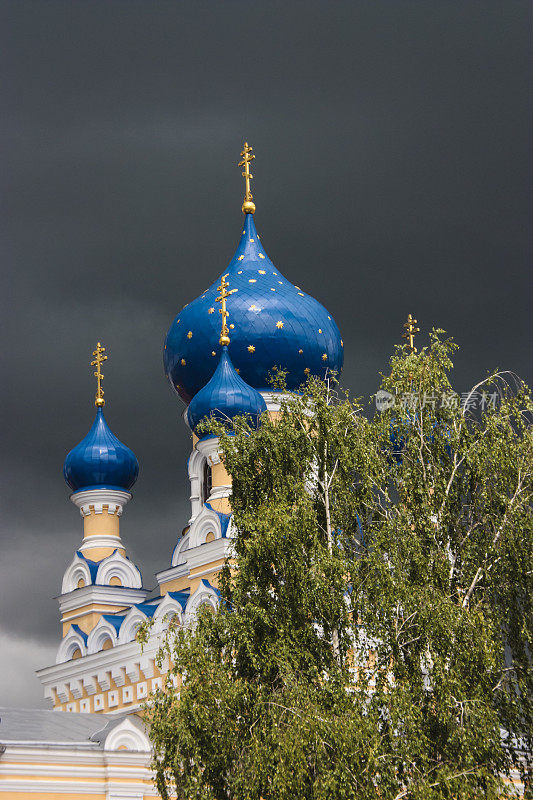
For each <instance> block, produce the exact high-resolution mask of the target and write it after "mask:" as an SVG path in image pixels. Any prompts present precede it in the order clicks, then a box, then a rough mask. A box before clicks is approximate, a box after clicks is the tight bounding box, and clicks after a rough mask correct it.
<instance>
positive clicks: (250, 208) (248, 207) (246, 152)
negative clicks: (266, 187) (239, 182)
mask: <svg viewBox="0 0 533 800" xmlns="http://www.w3.org/2000/svg"><path fill="white" fill-rule="evenodd" d="M252 150H253V147H250V145H249V144H248V142H245V143H244V149H243V151H242V153H241V157H242V161H239V167H244V170H243V172H242V177H243V178H244V180H245V184H246V191H245V193H244V203H243V204H242V213H243V214H253V213H254V212H255V203H254V202H253V194H252V192H251V191H250V181H251V180H252V178H253V177H254V176H253V175H252V173H251V172H250V162H251V161H253V160H254V158H255V156H254V155H252Z"/></svg>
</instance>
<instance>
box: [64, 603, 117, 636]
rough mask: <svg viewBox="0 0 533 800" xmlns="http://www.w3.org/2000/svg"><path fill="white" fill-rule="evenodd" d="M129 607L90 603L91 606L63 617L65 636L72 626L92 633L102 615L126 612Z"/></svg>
mask: <svg viewBox="0 0 533 800" xmlns="http://www.w3.org/2000/svg"><path fill="white" fill-rule="evenodd" d="M128 608H129V606H124V605H104V604H103V603H90V604H89V605H86V606H82V607H81V608H76V609H75V610H74V611H69V612H68V613H66V614H64V615H63V618H62V620H61V622H62V625H63V636H65V635H66V634H67V633H68V631H69V629H70V627H71V625H73V624H74V623H75V624H76V625H78V626H79V627H80V628H81V630H82V631H83V632H84V633H90V632H91V631H92V629H93V628H94V627H95V625H96V624H97V622H98V621H99V619H100V617H101V616H102V614H116V613H118V612H119V611H126V610H127V609H128Z"/></svg>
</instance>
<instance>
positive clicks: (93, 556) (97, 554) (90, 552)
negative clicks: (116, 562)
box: [83, 539, 126, 561]
mask: <svg viewBox="0 0 533 800" xmlns="http://www.w3.org/2000/svg"><path fill="white" fill-rule="evenodd" d="M117 542H118V544H117V546H116V547H90V548H87V550H84V551H83V555H84V556H85V558H88V559H89V561H101V560H102V559H103V558H107V557H108V556H110V555H111V553H114V552H115V550H118V552H119V553H120V555H121V556H125V555H126V551H125V549H124V547H122V546H121V541H120V539H117Z"/></svg>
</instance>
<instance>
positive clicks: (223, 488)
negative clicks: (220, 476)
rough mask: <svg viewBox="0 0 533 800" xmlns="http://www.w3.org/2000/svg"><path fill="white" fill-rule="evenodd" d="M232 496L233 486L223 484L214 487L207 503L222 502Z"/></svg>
mask: <svg viewBox="0 0 533 800" xmlns="http://www.w3.org/2000/svg"><path fill="white" fill-rule="evenodd" d="M230 494H231V484H230V483H227V484H221V485H220V486H213V488H212V489H211V494H210V495H209V497H208V498H207V502H208V503H210V502H211V500H221V499H222V498H223V497H229V496H230Z"/></svg>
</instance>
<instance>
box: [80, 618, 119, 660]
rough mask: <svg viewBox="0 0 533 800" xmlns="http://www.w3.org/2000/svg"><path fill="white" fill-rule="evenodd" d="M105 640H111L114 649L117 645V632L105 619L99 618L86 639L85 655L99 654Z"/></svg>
mask: <svg viewBox="0 0 533 800" xmlns="http://www.w3.org/2000/svg"><path fill="white" fill-rule="evenodd" d="M123 624H124V623H123ZM107 639H111V642H112V644H113V647H114V646H115V645H116V643H117V630H116V628H115V626H114V625H112V624H111V623H110V622H109V621H108V620H107V619H104V617H100V619H99V620H98V622H97V623H96V625H95V626H94V628H93V629H92V631H91V632H90V634H89V638H88V639H87V653H88V654H89V655H90V654H91V653H99V652H100V650H101V649H102V648H103V646H104V644H105V643H106V641H107Z"/></svg>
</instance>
